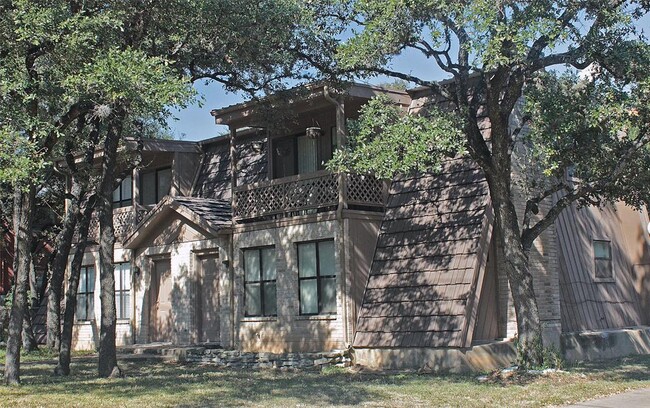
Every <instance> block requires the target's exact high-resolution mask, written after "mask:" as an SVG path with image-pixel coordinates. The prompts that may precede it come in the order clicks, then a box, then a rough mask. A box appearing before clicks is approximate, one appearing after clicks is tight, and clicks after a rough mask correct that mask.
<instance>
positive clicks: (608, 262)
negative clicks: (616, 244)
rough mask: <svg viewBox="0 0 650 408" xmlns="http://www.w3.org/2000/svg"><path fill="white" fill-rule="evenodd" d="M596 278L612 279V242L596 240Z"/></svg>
mask: <svg viewBox="0 0 650 408" xmlns="http://www.w3.org/2000/svg"><path fill="white" fill-rule="evenodd" d="M593 245H594V277H595V278H596V279H611V278H613V277H614V274H613V271H612V245H611V242H610V241H604V240H594V243H593Z"/></svg>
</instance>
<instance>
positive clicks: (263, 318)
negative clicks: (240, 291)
mask: <svg viewBox="0 0 650 408" xmlns="http://www.w3.org/2000/svg"><path fill="white" fill-rule="evenodd" d="M277 320H278V317H277V316H250V317H242V319H241V322H242V323H253V322H275V321H277Z"/></svg>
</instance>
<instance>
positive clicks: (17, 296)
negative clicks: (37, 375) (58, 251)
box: [5, 185, 36, 385]
mask: <svg viewBox="0 0 650 408" xmlns="http://www.w3.org/2000/svg"><path fill="white" fill-rule="evenodd" d="M35 195H36V189H35V187H34V186H33V185H30V186H28V187H27V189H26V190H25V191H23V190H21V189H20V188H17V189H16V193H15V196H14V230H15V233H16V238H15V239H16V240H15V244H14V254H15V257H14V276H15V286H14V296H13V302H12V305H11V316H10V318H9V335H8V339H7V355H6V357H5V383H6V384H8V385H14V384H19V383H20V348H21V342H22V328H23V319H24V316H25V312H26V308H27V286H28V285H29V268H30V265H31V258H32V251H31V250H32V248H31V247H32V245H31V244H32V235H31V234H32V221H33V208H34V200H35Z"/></svg>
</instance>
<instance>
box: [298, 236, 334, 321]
mask: <svg viewBox="0 0 650 408" xmlns="http://www.w3.org/2000/svg"><path fill="white" fill-rule="evenodd" d="M298 280H299V287H300V288H299V291H300V293H299V294H300V314H301V315H316V314H335V313H336V266H335V264H334V241H333V240H331V239H330V240H326V241H316V242H305V243H300V244H298Z"/></svg>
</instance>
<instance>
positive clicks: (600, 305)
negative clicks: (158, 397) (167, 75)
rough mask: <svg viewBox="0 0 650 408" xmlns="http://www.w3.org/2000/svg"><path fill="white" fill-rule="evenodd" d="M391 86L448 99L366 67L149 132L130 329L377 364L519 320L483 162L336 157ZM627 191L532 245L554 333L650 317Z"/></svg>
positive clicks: (126, 336) (127, 275)
mask: <svg viewBox="0 0 650 408" xmlns="http://www.w3.org/2000/svg"><path fill="white" fill-rule="evenodd" d="M379 94H383V95H387V96H388V97H389V98H390V99H391V100H392V101H393V102H394V103H395V104H396V105H398V106H401V107H403V108H404V110H405V112H408V113H409V114H418V112H420V111H422V110H423V109H424V110H426V108H427V106H429V105H430V104H437V103H440V101H436V100H435V98H431V97H430V96H429V94H428V93H427V92H426V90H422V89H415V90H412V91H409V92H404V91H396V90H388V89H382V88H377V87H372V86H367V85H351V86H349V87H348V88H347V89H346V90H345V92H344V93H342V94H340V95H333V94H332V93H330V91H329V90H328V87H327V86H324V85H322V84H321V85H312V86H309V87H307V88H306V89H305V91H304V92H303V93H302V94H301V95H300V96H299V97H297V98H296V99H295V100H292V99H281V98H280V100H279V101H278V100H276V101H275V102H274V104H265V103H259V102H256V103H253V102H250V103H242V104H238V105H234V106H230V107H227V108H223V109H219V110H215V111H212V115H213V116H214V117H215V120H216V122H217V123H220V124H225V125H228V127H229V129H230V133H229V135H226V136H221V137H217V138H213V139H208V140H204V141H200V142H179V141H146V142H145V145H144V152H143V164H144V166H143V169H141V170H138V171H134V173H133V175H132V177H130V178H127V179H125V180H124V181H123V182H122V185H121V186H120V187H118V188H117V189H116V191H115V194H114V206H115V213H114V220H115V224H116V227H117V228H116V230H117V235H118V237H117V238H118V244H117V246H116V251H115V263H116V275H115V276H116V301H117V305H118V318H119V319H120V322H121V323H120V324H119V327H118V344H120V343H121V344H131V343H156V342H166V343H172V344H197V343H212V344H218V345H220V346H221V347H224V348H231V349H237V350H244V351H270V352H295V351H324V350H330V349H340V348H346V347H348V346H354V348H355V355H356V357H357V360H358V361H359V362H362V363H364V364H367V365H375V366H383V367H400V366H407V365H408V366H422V365H425V364H428V365H429V366H430V367H450V366H453V364H455V363H454V362H453V361H452V360H457V359H461V360H462V359H465V358H466V355H467V352H468V350H471V348H472V347H473V346H475V345H478V344H484V343H490V342H494V341H495V340H497V339H504V338H511V337H513V336H514V334H515V331H516V324H515V316H514V311H513V308H512V301H511V298H510V295H509V289H508V283H507V279H506V277H505V276H504V274H503V272H502V270H503V268H502V267H500V265H501V263H502V262H503V258H502V256H501V254H500V253H501V249H500V248H499V247H498V246H497V245H496V244H495V242H496V240H495V239H494V237H495V236H496V234H497V233H498V231H494V230H493V227H492V212H491V207H490V199H489V193H488V190H487V186H486V181H485V178H484V176H483V174H482V173H481V171H480V170H479V169H478V168H477V166H476V165H475V164H473V163H472V162H471V161H470V160H468V159H456V160H449V161H448V162H447V163H446V164H445V166H444V168H443V171H442V172H441V173H437V174H431V173H424V172H419V173H414V174H411V175H403V176H399V177H396V178H395V179H394V180H392V181H390V182H384V181H381V180H377V179H375V178H373V177H369V176H361V175H355V174H336V173H332V172H330V171H328V170H326V169H325V167H324V163H325V162H326V161H327V160H328V159H329V158H331V157H332V153H333V151H334V150H335V149H336V148H337V147H338V146H342V145H344V144H345V143H346V132H345V123H346V120H348V119H350V118H355V117H356V116H357V115H358V112H359V109H360V107H361V106H362V105H363V104H364V103H365V102H367V101H368V100H369V99H370V98H372V97H374V96H377V95H379ZM276 99H277V98H276ZM485 132H486V137H487V136H488V135H489V127H488V128H486V129H485ZM615 207H616V208H614V207H611V208H610V207H607V208H605V209H595V208H586V209H581V210H578V209H576V208H571V209H570V210H568V211H566V212H565V214H564V215H563V217H561V218H560V219H558V221H557V222H556V223H555V225H554V226H553V227H552V228H549V230H548V231H547V232H546V233H545V234H543V236H542V237H541V238H540V239H538V240H537V242H536V245H535V247H534V249H533V251H531V255H530V263H531V270H532V273H533V275H534V277H535V287H536V290H537V292H536V293H537V297H538V302H539V304H540V314H541V317H542V320H543V322H544V330H545V336H546V337H547V338H548V339H550V340H551V341H553V342H558V341H559V339H560V336H563V335H564V334H568V333H571V332H575V331H584V330H600V329H604V328H622V327H628V326H641V325H647V324H648V317H647V316H649V315H650V313H648V312H649V311H650V304H649V303H648V299H649V298H648V296H649V294H650V288H649V287H648V285H647V282H648V280H650V271H649V270H648V268H650V266H649V265H650V258H649V257H650V255H649V254H648V243H647V242H646V238H647V233H646V232H645V225H647V221H648V220H647V212H645V211H643V212H635V211H634V210H632V209H630V208H628V207H625V206H624V205H623V204H617V205H616V206H615ZM542 210H543V208H542ZM644 222H645V224H643V223H644ZM97 268H98V256H97V253H96V249H95V248H93V247H90V248H89V249H88V250H87V253H86V257H85V259H84V268H83V269H82V280H81V285H80V289H79V300H80V301H79V307H78V310H77V320H78V325H77V328H76V329H77V330H76V333H77V337H76V338H77V343H76V346H77V347H78V348H89V347H93V346H94V345H95V344H96V343H97V341H98V339H97V332H98V330H97V325H96V323H95V322H94V316H98V315H99V313H98V312H99V304H98V299H99V294H98V287H99V286H98V282H97V279H96V275H97V274H96V270H97Z"/></svg>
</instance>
